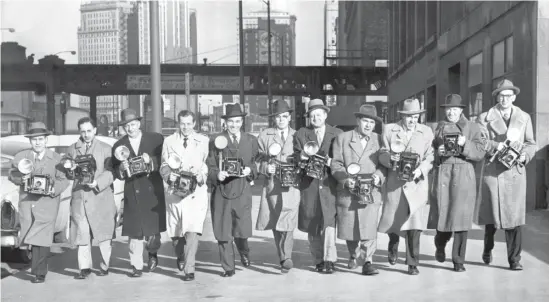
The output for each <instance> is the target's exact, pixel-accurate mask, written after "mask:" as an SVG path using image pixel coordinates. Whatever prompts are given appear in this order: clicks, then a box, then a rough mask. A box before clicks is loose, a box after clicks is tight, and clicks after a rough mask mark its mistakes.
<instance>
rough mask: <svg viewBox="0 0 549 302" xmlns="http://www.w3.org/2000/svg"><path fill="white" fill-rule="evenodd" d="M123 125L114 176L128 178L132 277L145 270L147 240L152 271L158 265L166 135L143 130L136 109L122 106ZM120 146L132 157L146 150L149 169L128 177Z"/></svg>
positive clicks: (127, 225)
mask: <svg viewBox="0 0 549 302" xmlns="http://www.w3.org/2000/svg"><path fill="white" fill-rule="evenodd" d="M120 125H122V126H123V127H124V130H125V132H126V133H127V134H126V135H124V136H123V137H122V138H121V139H119V140H118V141H117V142H116V143H115V144H114V146H113V147H112V163H113V171H114V173H115V176H116V177H117V178H118V179H120V180H124V181H125V183H124V220H123V225H122V236H128V237H129V239H130V264H131V266H132V273H130V277H133V278H135V277H141V275H142V273H143V245H144V242H145V241H146V242H147V243H146V248H147V251H148V253H149V262H148V268H149V271H153V270H154V269H155V268H156V266H157V265H158V256H157V251H158V249H159V248H160V233H161V232H164V231H166V203H165V200H164V183H163V180H162V177H161V176H160V173H159V172H158V169H159V167H160V162H161V156H162V144H163V142H164V137H163V136H162V134H159V133H152V132H142V131H141V117H139V116H137V113H136V112H135V111H134V110H133V109H124V110H122V113H121V119H120ZM119 146H125V147H127V148H128V149H129V151H130V155H129V158H130V159H131V158H135V157H137V156H143V155H144V154H147V156H146V157H148V158H149V162H148V165H149V166H150V168H151V170H150V173H148V174H141V175H132V176H131V177H129V178H128V177H127V173H126V171H127V169H128V168H129V164H128V161H127V160H126V161H123V162H121V161H120V160H118V159H117V158H116V157H115V154H116V150H117V148H118V147H119Z"/></svg>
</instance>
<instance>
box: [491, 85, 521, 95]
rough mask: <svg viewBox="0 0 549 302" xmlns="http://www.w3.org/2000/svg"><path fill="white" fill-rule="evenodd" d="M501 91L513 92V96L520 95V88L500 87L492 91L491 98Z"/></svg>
mask: <svg viewBox="0 0 549 302" xmlns="http://www.w3.org/2000/svg"><path fill="white" fill-rule="evenodd" d="M503 90H513V91H515V95H517V94H519V93H520V88H518V87H515V86H511V87H500V88H496V89H495V90H494V91H492V96H496V95H497V94H498V93H500V92H502V91H503Z"/></svg>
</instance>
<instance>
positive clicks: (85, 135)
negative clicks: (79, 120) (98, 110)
mask: <svg viewBox="0 0 549 302" xmlns="http://www.w3.org/2000/svg"><path fill="white" fill-rule="evenodd" d="M79 129H80V137H82V140H84V141H85V142H86V143H89V142H91V141H92V140H93V138H94V137H95V135H96V134H97V128H96V127H94V126H93V125H92V124H91V123H90V122H87V123H83V124H81V125H80V127H79Z"/></svg>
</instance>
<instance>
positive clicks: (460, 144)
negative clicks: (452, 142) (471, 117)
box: [457, 135, 466, 147]
mask: <svg viewBox="0 0 549 302" xmlns="http://www.w3.org/2000/svg"><path fill="white" fill-rule="evenodd" d="M465 141H466V139H465V136H463V135H460V136H459V137H458V141H457V143H458V145H459V146H461V147H463V145H465Z"/></svg>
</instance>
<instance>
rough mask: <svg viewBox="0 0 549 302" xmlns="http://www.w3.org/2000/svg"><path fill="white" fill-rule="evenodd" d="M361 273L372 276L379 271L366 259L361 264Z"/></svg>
mask: <svg viewBox="0 0 549 302" xmlns="http://www.w3.org/2000/svg"><path fill="white" fill-rule="evenodd" d="M362 274H363V275H366V276H372V275H377V274H379V271H378V270H377V269H376V268H375V267H374V266H373V265H372V263H371V262H370V261H368V262H366V263H364V265H363V266H362Z"/></svg>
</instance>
